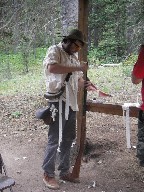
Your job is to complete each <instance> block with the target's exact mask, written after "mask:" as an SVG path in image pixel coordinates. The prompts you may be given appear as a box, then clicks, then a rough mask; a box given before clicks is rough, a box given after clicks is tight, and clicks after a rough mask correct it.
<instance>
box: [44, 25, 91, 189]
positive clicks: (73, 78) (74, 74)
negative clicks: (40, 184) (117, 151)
mask: <svg viewBox="0 0 144 192" xmlns="http://www.w3.org/2000/svg"><path fill="white" fill-rule="evenodd" d="M84 44H85V42H84V38H83V34H82V32H81V31H79V30H78V29H73V30H71V31H70V33H69V35H68V36H64V37H63V40H62V42H61V43H59V44H58V45H54V46H51V47H50V48H49V49H48V51H47V54H46V57H45V59H44V61H43V64H44V71H45V77H46V87H47V92H48V93H49V95H50V96H51V95H52V94H55V95H56V94H57V92H59V90H60V89H61V87H62V86H63V85H65V91H64V92H63V94H62V95H61V96H60V98H54V99H50V100H49V104H50V106H53V107H54V108H55V109H56V110H55V114H54V121H53V123H51V124H50V125H49V133H48V144H47V147H46V152H45V158H44V162H43V165H42V167H43V170H44V178H43V181H44V183H45V184H46V186H47V187H49V188H51V189H59V183H58V181H57V180H56V179H55V159H56V153H57V149H58V147H59V149H60V162H59V163H60V164H59V167H58V170H59V171H60V174H59V176H60V179H62V180H66V181H70V182H76V180H75V179H73V178H72V177H71V173H70V170H69V169H70V160H69V158H70V148H71V145H72V142H73V140H74V139H75V136H76V133H75V132H76V131H75V127H76V126H75V125H76V111H78V104H77V93H78V87H82V88H83V87H84V86H85V84H86V86H87V87H89V86H90V84H91V83H90V82H87V83H85V81H84V79H83V73H82V72H86V71H87V69H88V66H87V64H83V65H80V62H79V60H78V58H77V56H76V53H77V52H78V51H79V50H80V49H81V48H83V46H84ZM67 74H70V75H69V78H68V81H67V82H65V79H66V77H67Z"/></svg>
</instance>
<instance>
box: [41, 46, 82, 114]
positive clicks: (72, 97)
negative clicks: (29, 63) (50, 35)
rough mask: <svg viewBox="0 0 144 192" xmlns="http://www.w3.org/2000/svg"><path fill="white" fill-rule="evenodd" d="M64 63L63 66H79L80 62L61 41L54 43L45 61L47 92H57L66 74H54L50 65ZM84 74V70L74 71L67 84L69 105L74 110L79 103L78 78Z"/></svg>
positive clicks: (63, 96) (76, 109)
mask: <svg viewBox="0 0 144 192" xmlns="http://www.w3.org/2000/svg"><path fill="white" fill-rule="evenodd" d="M53 64H58V65H63V66H79V65H80V62H79V60H78V57H77V55H76V54H74V55H69V54H68V53H66V52H65V51H64V49H63V48H62V44H61V43H59V44H58V45H54V46H51V47H49V49H48V51H47V53H46V56H45V58H44V61H43V65H44V74H45V81H46V89H47V92H50V93H57V92H59V90H60V89H61V87H62V85H63V83H64V81H65V78H66V75H67V73H65V74H54V73H50V72H49V71H48V67H47V66H48V65H53ZM82 76H83V73H82V72H79V71H75V72H72V75H71V76H70V79H69V82H68V84H67V89H68V92H69V98H68V99H69V106H70V107H71V108H72V110H73V111H78V105H77V92H78V79H79V78H80V77H82ZM61 97H62V100H63V101H66V99H67V98H66V92H64V93H63V95H62V96H61ZM49 101H50V102H51V101H58V99H56V100H49Z"/></svg>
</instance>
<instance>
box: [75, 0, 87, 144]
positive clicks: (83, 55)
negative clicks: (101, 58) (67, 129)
mask: <svg viewBox="0 0 144 192" xmlns="http://www.w3.org/2000/svg"><path fill="white" fill-rule="evenodd" d="M88 4H89V0H79V5H78V6H79V12H78V29H79V30H80V31H82V32H83V34H84V37H85V41H86V42H87V39H88V38H87V36H88ZM87 49H88V47H87V44H86V45H85V46H84V48H83V49H82V50H81V51H80V52H79V60H80V61H87ZM82 98H83V90H81V91H79V94H78V104H79V112H78V113H77V145H80V136H81V123H82V116H83V99H82ZM85 121H86V118H85Z"/></svg>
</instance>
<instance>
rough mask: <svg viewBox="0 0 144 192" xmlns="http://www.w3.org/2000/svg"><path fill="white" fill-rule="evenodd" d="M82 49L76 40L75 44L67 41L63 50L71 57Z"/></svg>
mask: <svg viewBox="0 0 144 192" xmlns="http://www.w3.org/2000/svg"><path fill="white" fill-rule="evenodd" d="M82 47H83V45H82V43H81V42H80V41H78V40H76V41H75V42H71V41H68V42H67V43H66V44H65V46H64V49H65V51H66V52H67V53H68V54H70V55H72V54H74V53H77V52H78V51H79V50H80V49H81V48H82Z"/></svg>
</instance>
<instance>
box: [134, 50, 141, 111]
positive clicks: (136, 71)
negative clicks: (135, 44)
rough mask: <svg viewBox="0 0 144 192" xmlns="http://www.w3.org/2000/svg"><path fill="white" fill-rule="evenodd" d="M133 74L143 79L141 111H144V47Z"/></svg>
mask: <svg viewBox="0 0 144 192" xmlns="http://www.w3.org/2000/svg"><path fill="white" fill-rule="evenodd" d="M132 73H133V75H134V76H135V77H136V78H138V79H143V80H142V88H141V95H142V104H141V109H142V110H143V111H144V47H142V48H141V50H140V53H139V56H138V59H137V62H136V63H135V65H134V68H133V72H132Z"/></svg>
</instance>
